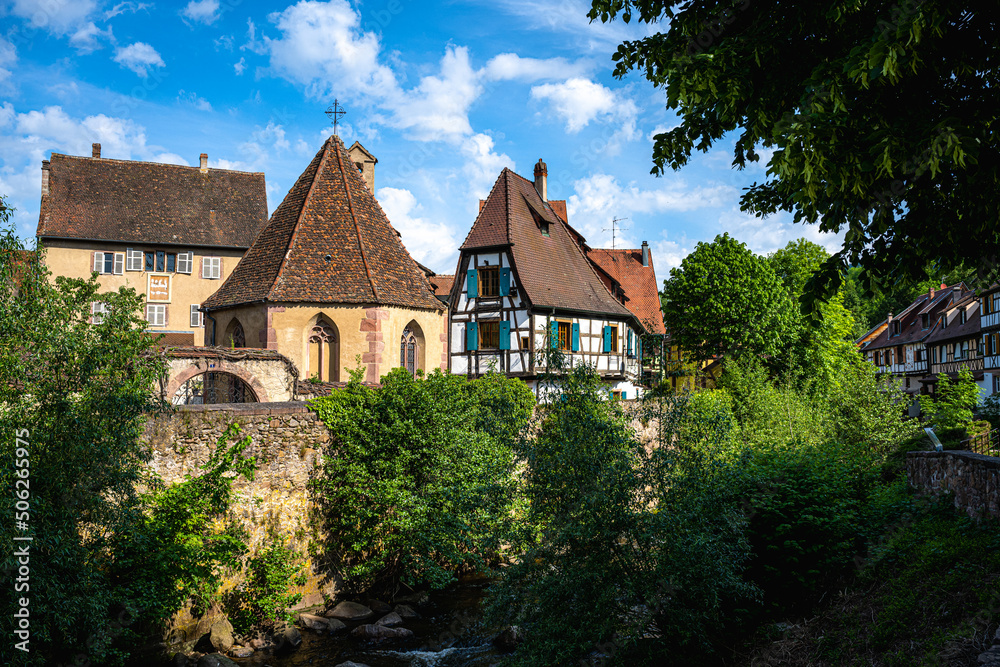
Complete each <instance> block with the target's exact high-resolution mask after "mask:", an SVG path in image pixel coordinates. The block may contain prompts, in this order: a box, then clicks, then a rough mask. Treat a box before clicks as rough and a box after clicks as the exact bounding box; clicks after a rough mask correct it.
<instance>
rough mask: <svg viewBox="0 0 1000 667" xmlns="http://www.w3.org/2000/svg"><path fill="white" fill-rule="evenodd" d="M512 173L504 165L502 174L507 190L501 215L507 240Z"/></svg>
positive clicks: (508, 235) (508, 238)
mask: <svg viewBox="0 0 1000 667" xmlns="http://www.w3.org/2000/svg"><path fill="white" fill-rule="evenodd" d="M513 173H514V172H513V171H512V170H510V169H508V168H507V167H504V170H503V175H505V176H506V178H507V183H506V184H505V186H506V190H507V197H506V198H505V199H504V203H503V205H504V207H505V210H504V212H503V217H504V223H505V225H506V228H507V229H506V232H505V233H506V235H507V240H508V241H510V196H511V195H510V190H511V187H510V175H511V174H513ZM515 175H516V174H515Z"/></svg>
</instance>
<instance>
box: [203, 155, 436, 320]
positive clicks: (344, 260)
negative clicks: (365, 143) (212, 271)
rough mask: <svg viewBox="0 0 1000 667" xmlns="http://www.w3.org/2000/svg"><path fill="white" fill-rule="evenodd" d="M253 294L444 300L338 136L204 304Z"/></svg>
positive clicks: (250, 298)
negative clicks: (435, 291)
mask: <svg viewBox="0 0 1000 667" xmlns="http://www.w3.org/2000/svg"><path fill="white" fill-rule="evenodd" d="M255 301H278V302H308V303H359V304H360V303H366V304H368V303H370V304H385V305H394V306H403V307H412V308H433V309H435V310H440V309H441V308H442V304H441V302H440V301H439V300H438V299H437V298H436V297H435V296H434V293H433V291H432V289H431V286H430V283H429V282H428V281H427V276H426V275H424V272H423V271H421V270H420V268H419V267H418V266H417V263H416V262H415V261H414V260H413V258H412V257H411V256H410V254H409V253H408V252H407V251H406V248H404V247H403V243H402V241H400V239H399V235H398V234H397V233H396V231H395V230H394V229H393V227H392V225H391V224H389V220H388V219H387V218H386V217H385V213H384V212H383V211H382V207H381V206H379V204H378V202H377V201H376V200H375V197H374V196H373V195H372V193H371V192H370V191H369V190H368V187H367V186H366V185H365V181H364V179H363V178H362V176H361V174H360V172H359V171H358V170H357V169H356V168H355V167H354V164H353V163H352V162H351V160H350V158H349V157H348V155H347V152H346V151H345V150H344V144H343V142H342V141H341V140H340V138H339V137H337V136H331V137H330V138H328V139H327V141H326V142H325V143H324V144H323V147H322V148H321V149H320V150H319V152H318V153H316V156H315V157H314V158H313V159H312V162H310V163H309V166H308V167H306V170H305V171H304V172H302V175H301V176H299V179H298V180H297V181H296V182H295V185H293V186H292V189H291V190H289V191H288V194H287V195H285V199H284V201H282V202H281V205H280V206H278V208H277V209H276V210H275V211H274V215H272V216H271V221H270V222H268V223H267V226H266V227H265V228H264V230H263V231H262V232H261V233H260V235H259V236H258V237H257V240H256V241H254V243H253V245H252V246H251V247H250V249H249V250H248V251H247V253H246V254H245V255H244V256H243V259H241V260H240V263H239V264H237V266H236V268H235V269H234V270H233V273H232V274H231V275H230V276H229V278H228V279H227V280H226V282H225V283H223V285H222V287H220V288H219V291H217V292H216V293H215V294H213V295H212V296H210V297H209V298H208V300H206V301H205V303H204V306H205V307H206V308H211V309H218V308H223V307H228V306H235V305H239V304H244V303H250V302H255Z"/></svg>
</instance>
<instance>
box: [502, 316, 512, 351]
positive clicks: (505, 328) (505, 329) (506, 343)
mask: <svg viewBox="0 0 1000 667" xmlns="http://www.w3.org/2000/svg"><path fill="white" fill-rule="evenodd" d="M499 343H500V349H501V350H509V349H510V321H508V320H500V341H499Z"/></svg>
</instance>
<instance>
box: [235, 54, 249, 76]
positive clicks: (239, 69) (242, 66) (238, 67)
mask: <svg viewBox="0 0 1000 667" xmlns="http://www.w3.org/2000/svg"><path fill="white" fill-rule="evenodd" d="M246 68H247V59H246V58H240V61H239V62H238V63H233V70H234V71H235V72H236V76H242V75H243V71H244V70H246Z"/></svg>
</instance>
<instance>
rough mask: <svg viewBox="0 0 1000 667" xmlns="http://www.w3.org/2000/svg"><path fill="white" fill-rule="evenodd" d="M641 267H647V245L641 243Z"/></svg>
mask: <svg viewBox="0 0 1000 667" xmlns="http://www.w3.org/2000/svg"><path fill="white" fill-rule="evenodd" d="M642 265H643V266H649V244H648V243H646V242H645V241H643V242H642Z"/></svg>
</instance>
